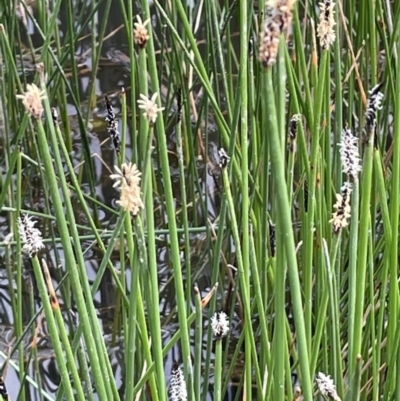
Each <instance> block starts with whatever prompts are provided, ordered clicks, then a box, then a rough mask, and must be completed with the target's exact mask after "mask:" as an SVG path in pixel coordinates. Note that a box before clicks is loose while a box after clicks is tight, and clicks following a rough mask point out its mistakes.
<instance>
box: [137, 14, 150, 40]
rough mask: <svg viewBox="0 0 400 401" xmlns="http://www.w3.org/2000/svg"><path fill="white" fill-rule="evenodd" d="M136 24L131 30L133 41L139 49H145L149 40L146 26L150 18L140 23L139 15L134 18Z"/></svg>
mask: <svg viewBox="0 0 400 401" xmlns="http://www.w3.org/2000/svg"><path fill="white" fill-rule="evenodd" d="M136 19H137V22H135V23H134V25H135V29H134V30H133V39H134V41H135V43H136V44H137V45H138V46H139V47H142V48H143V47H145V46H146V44H147V42H148V41H149V39H150V35H149V31H148V30H147V28H146V25H147V24H148V23H149V22H150V18H149V19H147V20H146V21H144V22H143V21H142V18H141V17H140V15H137V16H136Z"/></svg>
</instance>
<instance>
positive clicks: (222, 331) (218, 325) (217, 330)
mask: <svg viewBox="0 0 400 401" xmlns="http://www.w3.org/2000/svg"><path fill="white" fill-rule="evenodd" d="M211 328H212V330H213V333H214V336H215V337H217V338H218V339H220V338H223V337H225V336H226V335H227V334H228V332H229V319H228V316H227V315H226V313H225V312H217V313H215V314H214V316H213V317H212V318H211Z"/></svg>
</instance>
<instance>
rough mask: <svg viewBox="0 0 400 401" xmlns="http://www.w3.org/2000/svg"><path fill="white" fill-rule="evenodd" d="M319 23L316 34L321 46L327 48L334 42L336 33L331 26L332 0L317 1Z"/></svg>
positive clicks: (333, 16)
mask: <svg viewBox="0 0 400 401" xmlns="http://www.w3.org/2000/svg"><path fill="white" fill-rule="evenodd" d="M319 7H320V13H319V24H318V26H317V35H318V37H319V40H320V44H321V47H322V48H323V49H324V50H326V49H329V48H330V47H331V46H332V44H333V43H334V42H335V39H336V33H335V30H334V29H333V27H334V26H335V25H336V22H335V3H334V2H333V1H332V0H325V1H322V2H321V3H319Z"/></svg>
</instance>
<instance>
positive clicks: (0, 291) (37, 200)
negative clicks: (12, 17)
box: [0, 2, 219, 400]
mask: <svg viewBox="0 0 400 401" xmlns="http://www.w3.org/2000/svg"><path fill="white" fill-rule="evenodd" d="M115 3H116V4H117V3H118V2H115ZM83 7H84V6H83ZM116 7H117V6H116ZM112 10H113V11H112V12H111V13H110V14H109V15H107V16H106V15H104V10H103V9H102V8H101V7H100V9H99V15H98V17H99V21H101V23H105V24H106V25H107V30H106V32H111V31H114V30H115V29H116V28H118V27H119V26H121V24H122V22H123V21H122V15H121V13H119V12H116V11H115V10H116V9H115V8H114V9H112ZM135 11H136V12H138V10H135ZM60 24H61V30H62V31H65V27H66V15H65V9H62V11H61V14H60ZM29 26H30V27H31V28H32V24H29ZM30 33H31V34H32V36H31V37H32V40H33V43H34V45H35V46H39V45H40V44H41V43H40V39H39V37H38V35H37V33H36V32H34V30H33V28H32V32H30ZM90 44H91V42H90V38H88V39H85V40H83V41H81V42H79V46H78V47H77V57H82V54H84V55H85V56H84V57H83V58H82V59H81V60H80V61H81V62H82V65H84V66H85V67H87V68H86V72H85V69H84V68H82V70H83V73H82V74H81V75H80V80H79V84H80V88H79V91H80V95H81V100H82V105H81V107H82V111H84V112H86V110H87V108H88V107H89V106H88V104H87V96H88V86H89V85H88V84H89V77H90V65H91V63H92V60H91V58H90V57H91V53H90ZM126 53H127V43H126V34H125V32H124V29H121V30H119V31H118V32H117V33H116V34H115V35H114V36H112V37H111V38H110V39H108V40H107V41H105V42H104V43H103V48H102V61H101V68H100V70H99V73H98V76H97V81H96V95H97V99H98V102H97V106H96V108H95V109H93V118H92V120H91V125H90V127H88V132H87V133H88V137H89V139H90V151H91V153H92V155H93V163H94V167H95V176H96V196H97V198H98V200H100V201H101V202H102V203H104V204H105V205H107V206H109V207H111V208H112V209H116V203H115V202H116V199H117V196H118V194H117V192H116V191H115V190H114V189H113V188H112V182H111V180H110V179H109V174H110V171H109V169H113V166H114V165H115V164H117V162H118V161H117V158H116V154H115V151H114V149H113V147H112V144H111V142H110V140H109V135H108V133H107V129H106V123H105V116H106V109H105V103H104V100H103V98H104V94H107V95H108V96H109V97H110V98H111V100H112V103H113V106H114V108H115V111H116V114H117V116H119V117H120V114H119V110H120V109H119V108H120V103H119V96H118V94H119V92H120V88H121V87H125V88H127V99H130V92H129V85H130V77H129V62H128V61H129V60H128V61H127V60H126V57H125V58H124V54H126ZM19 62H21V60H19ZM24 63H26V66H25V67H27V69H28V71H29V69H30V68H29V67H30V66H29V62H28V61H27V60H25V61H24ZM31 67H32V68H31V70H32V72H33V71H34V66H31ZM28 81H29V80H28ZM69 110H70V121H71V127H72V138H73V149H74V153H73V161H74V164H75V165H78V163H79V162H80V160H81V155H82V152H83V150H82V141H81V133H80V129H79V125H78V122H77V117H76V110H75V109H74V107H73V106H72V105H70V106H69ZM0 111H1V110H0ZM0 116H1V117H0V118H3V113H2V112H1V113H0ZM0 123H1V121H0ZM1 125H2V124H0V126H1ZM120 126H121V125H120ZM128 129H129V127H128ZM208 130H209V132H208V135H210V138H214V140H215V142H217V137H216V133H215V131H214V130H215V127H214V126H213V124H212V122H211V123H210V124H209V125H208ZM213 131H214V132H213ZM168 135H169V149H170V152H171V175H172V179H173V183H174V185H176V188H175V189H176V191H175V193H176V194H179V176H178V169H177V156H176V140H175V136H174V132H173V131H172V132H170V133H168ZM127 137H128V140H129V138H130V135H129V134H128V136H127ZM3 149H4V137H3V136H2V134H1V130H0V151H1V152H3ZM216 149H217V145H216V143H214V142H212V141H210V145H209V149H208V152H209V154H210V155H211V157H212V155H213V154H215V153H216ZM131 151H132V149H131V147H130V144H129V143H128V149H127V158H130V156H131ZM1 167H2V168H3V167H4V166H1ZM155 168H156V161H155ZM209 170H210V169H209V166H207V165H206V164H205V163H204V162H203V161H202V160H201V158H199V162H198V172H199V177H200V180H201V182H200V188H201V189H202V193H200V194H198V196H199V197H201V198H202V199H203V200H205V199H207V201H208V210H209V215H208V216H201V215H199V214H198V213H199V212H198V211H197V210H193V211H192V213H193V214H192V216H194V215H195V213H197V215H196V220H197V221H198V224H199V225H204V222H205V219H206V218H209V219H211V220H214V219H215V218H216V216H217V215H218V212H219V202H218V196H217V195H216V192H217V190H216V188H215V180H214V178H213V177H212V176H211V175H210V173H209ZM4 174H5V172H4V171H3V175H4ZM83 189H84V191H85V192H87V193H89V192H90V189H89V185H88V184H87V183H84V184H83ZM25 193H26V195H27V197H26V200H24V204H23V208H24V209H28V210H33V211H37V212H40V211H46V210H47V207H46V204H45V200H44V196H43V192H42V188H41V182H40V179H39V178H38V177H36V179H35V177H33V178H32V181H31V182H30V183H29V185H28V186H27V188H26V189H25ZM178 202H179V199H178ZM75 205H76V208H75V210H76V220H77V223H79V224H82V225H85V224H86V223H87V222H86V219H85V216H84V214H83V212H82V210H81V209H80V207H79V204H78V202H75ZM7 206H9V205H7ZM158 209H160V208H158ZM155 215H156V218H157V219H158V220H159V227H163V226H164V218H165V216H164V215H163V213H162V211H161V210H157V208H156V209H155ZM98 218H99V221H100V224H101V227H102V228H104V229H109V230H112V228H113V225H114V224H115V215H114V214H113V213H110V211H109V210H107V209H100V210H99V216H98ZM8 223H9V220H8V214H7V212H4V211H3V212H1V214H0V227H1V230H0V366H2V365H3V363H4V362H5V361H6V359H7V355H8V354H9V353H10V351H11V349H12V348H13V347H14V346H15V343H16V337H15V333H14V328H13V325H14V316H13V314H12V308H11V300H10V291H12V290H15V289H16V283H15V282H14V280H12V281H11V282H10V280H9V276H8V273H7V269H6V267H7V266H6V265H5V263H6V260H8V258H7V252H11V251H12V248H10V249H7V247H6V246H5V245H4V243H3V240H4V238H5V236H6V235H7V234H8V233H9V232H10V227H9V225H8ZM42 223H43V222H41V221H40V219H39V222H38V226H39V228H40V229H45V230H47V232H48V230H49V227H47V226H46V227H44V226H42ZM167 240H168V239H167V238H166V236H163V235H159V236H158V237H157V246H158V266H159V283H160V302H161V305H160V309H161V311H162V314H163V317H164V321H166V324H163V341H164V344H166V343H167V342H168V341H169V340H170V338H171V337H172V336H173V334H174V333H175V332H176V330H177V322H176V320H175V318H173V319H167V318H168V317H169V316H170V314H171V312H172V311H173V310H174V308H175V293H174V288H173V284H171V281H172V280H171V278H172V270H171V267H170V264H169V261H168V258H167ZM191 245H192V249H191V255H192V258H191V268H192V270H193V272H194V274H196V277H197V278H196V283H197V284H198V286H199V288H201V289H202V291H204V294H206V293H207V292H208V291H209V289H210V288H211V286H212V283H211V282H210V263H209V256H210V253H209V250H208V248H209V245H208V239H207V237H206V234H205V233H198V234H192V237H191ZM59 247H60V248H59V249H57V252H55V251H54V247H53V246H52V245H51V244H47V248H46V250H45V253H46V258H47V261H48V263H49V268H50V272H51V274H52V276H53V278H54V280H55V282H56V284H57V282H58V281H59V280H57V277H58V278H61V276H62V271H60V268H61V269H63V267H62V249H61V246H59ZM51 248H52V249H53V250H51ZM82 248H83V249H84V250H85V251H86V252H85V260H86V266H87V272H88V277H89V280H90V281H91V283H93V281H94V280H95V278H96V274H97V271H98V268H99V264H100V262H101V259H102V254H101V253H100V252H98V250H97V249H96V247H95V246H93V244H92V242H91V241H89V240H88V241H87V242H83V244H82ZM184 264H185V263H184ZM114 265H115V267H116V268H117V269H118V268H119V266H120V263H119V253H118V252H115V255H114ZM183 268H185V266H183ZM127 269H128V271H127V276H128V277H127V280H126V281H127V283H130V278H129V276H130V271H129V267H127ZM24 272H25V273H24V277H23V280H22V284H23V288H24V294H25V297H24V299H23V304H24V312H25V314H26V316H24V324H28V323H29V320H30V319H31V316H32V315H31V311H32V310H33V309H34V306H33V305H32V303H33V304H36V307H38V306H40V297H39V296H38V293H37V290H36V288H35V281H34V278H33V271H32V267H31V265H30V260H29V259H25V260H24ZM65 297H66V298H65ZM65 299H68V294H62V293H60V292H59V300H60V302H61V307H62V308H63V312H64V315H65V320H66V322H70V321H71V314H70V312H69V310H68V308H67V304H68V303H69V302H65ZM94 301H95V305H96V308H97V310H98V315H99V319H100V321H101V323H102V325H103V328H104V333H105V338H106V341H107V343H108V346H109V347H108V349H109V351H110V354H111V361H112V365H113V368H114V371H115V375H116V377H117V379H118V386H119V387H120V388H121V391H123V388H124V382H123V378H124V349H123V343H124V341H123V339H122V338H121V337H119V335H118V333H120V331H119V330H115V324H116V321H115V316H116V305H117V302H118V300H117V296H116V291H115V286H114V283H113V281H112V278H111V275H110V274H109V273H108V271H106V274H105V275H104V278H103V280H102V283H101V286H100V288H99V291H98V292H97V294H96V296H95V299H94ZM40 320H41V319H38V320H37V321H40ZM205 321H206V319H205ZM33 326H34V327H36V325H35V324H34V325H33ZM114 333H117V335H115V334H114ZM32 338H33V332H32V331H29V332H28V333H27V335H26V336H25V337H24V339H23V342H24V347H25V349H26V355H29V353H30V352H31V350H32V347H31V342H32ZM38 338H39V342H38V346H37V351H38V354H39V358H38V359H39V361H40V362H39V366H36V365H35V364H34V363H33V362H31V361H26V363H27V364H28V365H29V375H31V376H32V377H34V378H36V377H37V376H38V375H37V373H40V375H39V376H40V377H41V379H42V381H43V387H44V389H45V390H46V391H47V392H48V393H49V394H50V395H51V396H54V394H55V393H56V391H57V389H58V386H59V382H60V377H59V374H58V370H57V366H56V362H55V359H54V358H55V356H54V351H53V349H52V346H51V341H50V338H49V334H48V330H47V325H46V322H45V320H44V319H43V320H41V326H40V328H39V332H38ZM192 338H194V336H192ZM204 341H206V339H204ZM175 361H178V362H181V355H180V350H179V347H176V348H174V349H173V350H172V351H171V352H170V354H169V355H168V357H167V358H166V360H165V371H166V375H167V377H168V376H169V373H170V371H171V369H172V366H173V364H174V362H175ZM17 364H18V354H17V352H15V353H14V354H13V355H12V356H11V360H10V361H8V367H7V369H6V372H5V373H4V376H5V378H6V385H7V388H8V391H9V394H10V397H11V399H12V400H16V399H17V397H18V393H19V390H20V385H19V378H18V375H17V373H16V371H15V369H14V366H16V365H17ZM211 381H212V379H211ZM28 399H31V400H39V399H40V397H39V395H38V392H37V391H35V389H34V387H33V386H31V391H30V395H29V396H28ZM210 399H212V396H210Z"/></svg>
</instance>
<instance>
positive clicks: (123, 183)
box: [110, 162, 144, 216]
mask: <svg viewBox="0 0 400 401" xmlns="http://www.w3.org/2000/svg"><path fill="white" fill-rule="evenodd" d="M114 167H115V170H116V173H115V174H111V175H110V178H111V179H112V180H115V183H114V185H113V187H114V188H119V189H120V191H121V195H120V198H119V200H118V201H117V203H118V205H119V206H121V207H122V209H124V210H126V211H127V212H130V213H132V214H133V215H134V216H137V215H138V214H139V212H140V209H143V207H144V205H143V201H142V198H141V194H140V177H141V175H142V173H141V172H140V171H139V170H138V169H137V167H136V164H133V163H131V162H130V163H123V164H122V166H121V169H120V168H119V167H118V166H114Z"/></svg>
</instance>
